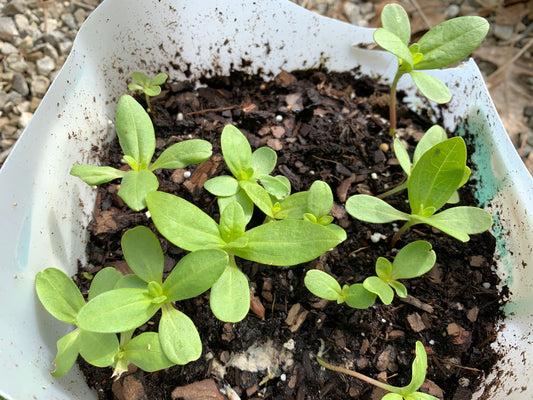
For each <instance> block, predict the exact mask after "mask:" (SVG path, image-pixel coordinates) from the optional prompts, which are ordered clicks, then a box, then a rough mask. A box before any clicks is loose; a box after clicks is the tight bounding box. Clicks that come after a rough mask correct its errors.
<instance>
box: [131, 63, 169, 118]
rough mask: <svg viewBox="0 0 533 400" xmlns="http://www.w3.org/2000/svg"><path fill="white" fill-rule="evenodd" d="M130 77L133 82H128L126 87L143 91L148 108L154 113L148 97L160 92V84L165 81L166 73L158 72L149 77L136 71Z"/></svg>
mask: <svg viewBox="0 0 533 400" xmlns="http://www.w3.org/2000/svg"><path fill="white" fill-rule="evenodd" d="M131 77H132V79H133V81H134V82H135V83H130V84H129V85H128V89H129V90H131V91H136V90H141V91H142V92H143V93H144V96H145V99H146V105H147V106H148V109H149V110H150V112H151V113H152V115H154V114H155V112H154V108H153V107H152V102H151V101H150V97H154V96H157V95H159V93H161V85H162V84H163V83H165V82H166V80H167V78H168V75H167V74H164V73H159V74H157V75H156V76H154V77H153V78H152V79H150V78H149V77H148V76H147V75H146V74H144V73H143V72H138V71H136V72H133V73H132V74H131Z"/></svg>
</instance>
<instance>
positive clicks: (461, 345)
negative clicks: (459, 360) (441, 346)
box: [446, 322, 472, 352]
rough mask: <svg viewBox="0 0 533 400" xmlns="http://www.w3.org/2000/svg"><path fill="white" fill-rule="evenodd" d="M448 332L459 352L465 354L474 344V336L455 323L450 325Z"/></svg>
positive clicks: (447, 328)
mask: <svg viewBox="0 0 533 400" xmlns="http://www.w3.org/2000/svg"><path fill="white" fill-rule="evenodd" d="M446 332H447V333H448V336H450V338H451V339H452V343H453V344H454V345H455V348H456V350H457V351H460V352H464V351H466V350H467V349H468V348H469V347H470V345H471V344H472V334H471V333H470V332H469V331H467V330H466V329H464V328H463V327H461V326H459V325H457V324H456V323H455V322H453V323H451V324H448V326H447V327H446Z"/></svg>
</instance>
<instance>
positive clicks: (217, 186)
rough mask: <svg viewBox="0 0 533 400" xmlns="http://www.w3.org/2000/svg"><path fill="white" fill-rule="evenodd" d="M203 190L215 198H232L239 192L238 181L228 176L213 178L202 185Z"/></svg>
mask: <svg viewBox="0 0 533 400" xmlns="http://www.w3.org/2000/svg"><path fill="white" fill-rule="evenodd" d="M204 188H205V190H207V191H208V192H209V193H211V194H214V195H215V196H223V197H227V196H233V195H234V194H237V192H238V191H239V189H240V187H239V181H238V180H237V179H235V178H234V177H232V176H229V175H220V176H215V177H214V178H211V179H209V180H208V181H206V182H205V183H204Z"/></svg>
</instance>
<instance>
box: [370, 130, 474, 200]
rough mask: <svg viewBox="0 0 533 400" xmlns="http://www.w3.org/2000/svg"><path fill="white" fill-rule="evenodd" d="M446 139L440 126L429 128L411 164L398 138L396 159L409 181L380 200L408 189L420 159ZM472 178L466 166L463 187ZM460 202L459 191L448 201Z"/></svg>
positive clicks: (395, 146) (388, 192)
mask: <svg viewBox="0 0 533 400" xmlns="http://www.w3.org/2000/svg"><path fill="white" fill-rule="evenodd" d="M446 139H448V136H447V135H446V131H445V130H444V129H443V128H442V127H441V126H439V125H433V126H432V127H431V128H429V129H428V130H427V131H426V133H425V134H424V136H422V139H420V141H419V142H418V144H417V145H416V148H415V152H414V154H413V161H412V163H411V159H410V157H409V154H408V153H407V149H406V148H405V146H404V145H403V143H402V142H401V141H400V139H398V138H396V139H394V154H395V155H396V158H397V159H398V162H399V164H400V167H401V168H402V169H403V170H404V172H405V173H406V175H407V179H406V180H405V181H404V182H402V183H401V184H400V185H398V186H396V187H395V188H393V189H391V190H389V191H387V192H386V193H383V194H381V195H379V196H378V197H379V198H380V199H383V198H385V197H388V196H391V195H393V194H395V193H398V192H400V191H402V190H404V189H407V187H408V186H409V177H410V176H411V171H412V169H413V168H414V167H415V165H416V164H417V162H418V160H420V157H422V155H423V154H424V153H425V152H426V151H428V150H429V149H431V148H432V147H433V146H435V145H436V144H439V143H441V142H444V141H445V140H446ZM469 177H470V168H468V167H467V166H466V165H465V171H464V176H463V181H462V182H461V185H460V186H459V187H461V186H463V185H464V184H465V183H466V182H467V181H468V178H469ZM458 202H459V194H458V193H457V191H455V192H454V193H453V195H452V196H451V198H450V199H449V200H448V203H453V204H455V203H458Z"/></svg>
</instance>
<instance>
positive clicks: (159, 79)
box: [132, 72, 168, 86]
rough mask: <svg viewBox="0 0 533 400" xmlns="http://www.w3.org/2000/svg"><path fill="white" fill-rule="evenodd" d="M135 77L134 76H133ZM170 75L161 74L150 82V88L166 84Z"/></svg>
mask: <svg viewBox="0 0 533 400" xmlns="http://www.w3.org/2000/svg"><path fill="white" fill-rule="evenodd" d="M132 75H133V74H132ZM167 78H168V75H167V74H165V73H163V72H160V73H159V74H157V75H156V76H154V77H153V78H152V79H151V80H150V86H159V85H162V84H163V83H165V82H166V80H167Z"/></svg>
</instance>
